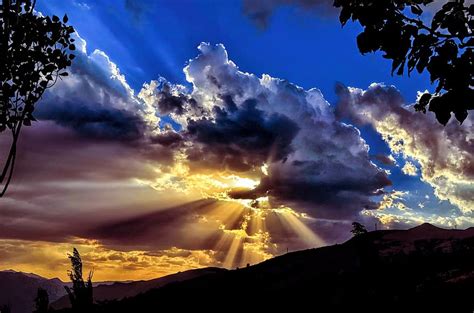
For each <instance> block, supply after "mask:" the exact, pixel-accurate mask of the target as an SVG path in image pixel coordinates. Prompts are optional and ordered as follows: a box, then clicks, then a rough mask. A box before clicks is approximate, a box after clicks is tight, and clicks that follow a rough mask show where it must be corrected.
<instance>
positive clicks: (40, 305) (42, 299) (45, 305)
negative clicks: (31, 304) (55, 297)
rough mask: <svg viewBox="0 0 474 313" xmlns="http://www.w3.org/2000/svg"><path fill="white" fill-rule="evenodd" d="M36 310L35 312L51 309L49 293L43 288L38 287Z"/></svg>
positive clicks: (45, 312)
mask: <svg viewBox="0 0 474 313" xmlns="http://www.w3.org/2000/svg"><path fill="white" fill-rule="evenodd" d="M35 307H36V310H35V311H34V312H33V313H47V312H48V311H49V295H48V292H47V291H46V290H44V289H43V288H38V293H37V295H36V298H35Z"/></svg>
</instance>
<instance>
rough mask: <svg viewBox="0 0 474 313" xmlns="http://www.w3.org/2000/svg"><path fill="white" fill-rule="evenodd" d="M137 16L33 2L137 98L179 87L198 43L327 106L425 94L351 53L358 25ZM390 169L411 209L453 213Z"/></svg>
mask: <svg viewBox="0 0 474 313" xmlns="http://www.w3.org/2000/svg"><path fill="white" fill-rule="evenodd" d="M138 3H139V2H138ZM139 9H140V10H139V11H140V12H138V11H137V10H135V11H132V10H130V9H127V8H126V6H125V3H124V1H108V0H98V1H87V0H50V1H40V2H39V3H38V10H39V11H41V12H44V13H46V14H56V15H60V16H62V15H63V14H64V13H66V12H67V14H68V16H69V18H70V23H71V25H74V27H75V29H76V30H77V31H78V32H79V34H80V35H81V37H83V38H84V39H85V40H86V41H87V46H88V50H89V51H93V50H94V49H100V50H102V51H104V52H105V53H106V54H107V55H108V56H109V57H110V58H111V60H112V61H113V62H115V63H116V64H117V65H118V66H119V68H120V70H121V72H122V73H123V74H125V76H126V79H127V81H128V83H129V84H130V85H131V86H132V88H133V89H134V90H135V91H136V92H137V91H139V90H140V88H141V87H142V84H143V83H144V82H149V81H150V80H152V79H157V78H158V77H160V76H162V77H165V78H166V79H167V80H169V81H170V82H173V83H180V84H186V81H185V76H184V74H183V71H182V69H183V67H184V66H185V65H186V63H187V61H188V60H189V59H191V58H194V57H195V56H196V53H197V51H196V47H197V46H198V45H199V43H201V42H210V43H212V44H216V43H222V44H224V45H225V47H226V49H227V51H228V53H229V56H230V59H231V60H233V61H234V62H235V63H236V64H237V65H238V66H239V68H240V69H241V70H242V71H244V72H250V73H254V74H256V75H258V76H260V75H261V74H263V73H268V74H270V75H271V76H273V77H278V78H283V79H287V80H288V81H290V82H292V83H295V84H297V85H299V86H302V87H304V88H305V89H309V88H312V87H316V88H319V89H320V90H321V91H322V93H323V95H324V96H325V98H326V99H327V100H328V101H329V102H330V103H332V104H335V103H336V101H337V97H336V95H335V92H334V86H335V84H336V82H342V83H343V84H345V85H347V86H353V87H358V88H362V89H365V88H367V87H368V86H369V85H370V84H371V83H373V82H383V83H385V84H388V85H395V86H396V87H397V88H398V89H399V90H400V92H401V94H402V95H403V97H404V98H405V99H406V101H407V103H412V102H414V100H415V98H416V93H417V91H421V90H425V89H430V82H429V78H428V76H427V75H426V74H423V75H419V74H417V73H413V74H412V76H411V77H407V76H404V77H399V76H391V75H390V68H391V64H390V62H389V61H387V60H385V59H383V58H382V57H381V55H379V54H370V55H365V56H363V55H361V54H360V53H359V52H358V50H357V47H356V36H357V34H358V32H359V31H360V28H359V26H358V25H356V24H353V23H348V24H347V25H346V26H345V27H344V28H342V27H341V25H340V24H339V22H338V19H337V17H317V16H315V15H314V14H313V13H311V12H303V11H301V10H298V9H296V8H293V7H288V6H284V7H281V8H279V9H278V10H276V11H275V12H274V14H273V16H272V17H271V20H270V23H269V25H268V27H266V28H261V27H257V26H256V25H255V24H254V23H253V22H252V21H251V19H249V18H248V16H245V15H244V14H243V10H242V2H241V0H232V1H218V0H215V1H212V0H204V1H190V0H183V1H167V0H158V1H149V2H148V1H147V2H145V1H143V2H142V3H141V4H140V5H139ZM361 132H362V135H363V138H364V139H365V140H366V141H367V143H368V144H369V146H370V149H371V153H373V154H377V153H384V154H389V153H390V150H389V148H388V147H387V145H386V144H385V142H384V141H383V140H382V139H381V137H380V135H379V134H377V133H376V132H374V131H373V130H372V128H371V127H370V126H367V127H362V128H361ZM390 170H391V173H392V174H391V176H390V177H391V179H392V180H393V182H394V187H393V188H394V189H397V190H409V191H412V192H411V196H410V197H406V199H405V202H406V203H407V204H408V205H409V206H410V207H417V206H418V204H419V203H422V202H423V203H425V208H426V210H427V211H428V212H430V211H431V210H432V212H433V213H439V214H448V215H450V214H451V213H452V212H457V209H456V208H455V207H454V206H452V205H450V204H449V203H448V202H447V201H442V202H439V201H438V200H437V199H436V197H435V196H434V194H433V188H432V187H431V186H429V185H428V184H425V183H423V182H421V180H420V177H419V176H408V175H405V174H403V173H402V172H401V170H400V167H393V168H390ZM425 195H428V196H429V199H425ZM453 210H454V211H453Z"/></svg>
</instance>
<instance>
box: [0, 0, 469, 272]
mask: <svg viewBox="0 0 474 313" xmlns="http://www.w3.org/2000/svg"><path fill="white" fill-rule="evenodd" d="M313 2H314V3H317V5H314V6H312V5H308V4H311V3H313ZM435 5H436V4H435ZM37 10H38V11H39V12H41V13H43V14H47V15H52V14H55V15H58V16H61V17H62V16H63V15H64V14H65V13H67V15H68V16H69V21H70V24H71V25H73V26H74V28H75V30H76V34H75V35H74V36H75V38H76V46H77V48H78V49H77V51H76V52H75V54H76V59H75V60H74V61H75V62H74V63H73V66H72V67H71V69H70V76H68V77H66V78H64V79H63V80H62V81H60V82H59V83H58V84H57V85H56V86H54V87H53V88H51V89H50V90H49V91H47V92H46V93H45V95H44V96H43V98H42V100H41V101H40V102H39V103H38V105H37V108H36V111H35V116H36V117H37V119H38V120H39V122H36V123H34V124H33V126H32V127H29V128H26V129H24V131H23V133H22V137H21V139H20V143H19V156H18V162H17V165H16V172H15V177H14V180H13V183H12V185H11V188H10V190H9V192H8V194H7V196H6V197H5V198H2V199H0V270H2V269H14V270H19V271H25V272H35V273H36V274H39V275H42V276H45V277H60V278H61V279H64V280H65V279H66V278H67V276H66V274H67V268H68V260H67V253H68V252H69V251H71V250H72V247H77V248H78V249H79V251H80V252H81V254H82V256H83V259H84V262H85V267H86V269H94V275H95V279H96V280H129V279H151V278H156V277H159V276H163V275H166V274H171V273H174V272H178V271H182V270H186V269H192V268H198V267H203V266H222V267H227V268H235V267H239V266H245V265H246V264H255V263H258V262H261V261H263V260H265V259H268V258H271V257H273V256H276V255H279V254H282V253H285V252H286V251H287V250H289V251H294V250H298V249H306V248H313V247H319V246H324V245H328V244H334V243H341V242H343V241H345V240H347V239H348V238H349V237H350V236H351V234H350V228H351V223H352V222H353V221H359V222H361V223H364V224H365V225H366V226H367V228H368V229H369V230H373V229H374V228H375V227H377V228H379V229H393V228H408V227H411V226H414V225H418V224H421V223H423V222H429V223H433V224H435V225H438V226H441V227H446V228H454V227H457V228H467V227H471V226H474V214H473V199H474V182H473V176H474V160H473V157H472V155H473V152H474V144H473V140H474V139H473V132H472V130H473V128H474V126H473V118H472V115H471V116H469V118H468V119H467V120H466V121H465V122H464V123H463V124H462V125H459V123H457V122H456V121H454V120H453V121H450V123H448V125H447V126H446V127H443V126H441V125H439V124H438V123H437V122H436V120H435V118H434V116H433V115H432V114H429V113H428V114H426V115H423V114H422V113H418V112H414V110H413V108H412V104H413V102H415V100H416V97H417V94H418V92H423V91H425V90H433V87H432V85H431V84H430V81H429V78H428V76H427V75H426V74H422V75H419V74H413V75H412V76H411V77H399V76H391V75H390V69H391V64H390V63H389V62H388V61H387V60H385V59H383V58H382V57H381V55H379V54H370V55H361V54H360V53H359V52H358V50H357V46H356V39H355V38H356V36H357V34H358V32H359V31H360V28H359V26H358V25H356V24H351V23H349V24H348V25H346V26H345V27H344V28H342V27H341V25H340V24H339V22H338V18H337V12H334V10H333V9H331V8H330V6H328V5H327V1H323V0H321V1H316V0H315V1H294V4H293V5H289V4H288V1H284V0H268V1H262V2H255V1H250V0H235V1H217V0H215V1H213V0H200V1H191V0H180V1H165V0H162V1H146V2H145V1H133V0H117V1H108V0H107V1H106V0H97V1H88V0H82V1H81V0H50V1H38V3H37ZM7 144H8V138H6V137H5V136H4V135H3V137H2V136H0V148H1V149H2V151H3V150H6V146H7Z"/></svg>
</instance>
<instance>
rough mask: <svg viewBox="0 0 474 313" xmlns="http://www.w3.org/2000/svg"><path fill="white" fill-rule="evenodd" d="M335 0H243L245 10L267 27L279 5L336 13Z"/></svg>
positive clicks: (326, 13) (249, 15)
mask: <svg viewBox="0 0 474 313" xmlns="http://www.w3.org/2000/svg"><path fill="white" fill-rule="evenodd" d="M333 3H334V0H296V1H294V0H263V1H253V0H243V3H242V5H243V12H244V14H245V15H247V16H248V17H249V18H250V19H252V21H253V22H255V23H256V24H257V25H258V26H260V27H266V26H267V25H268V22H269V19H270V17H271V16H272V14H273V13H274V11H275V10H277V9H278V8H279V7H283V6H296V7H297V8H299V9H302V10H304V11H309V12H312V13H316V14H318V15H320V16H324V15H335V14H336V13H337V9H336V8H334V7H333Z"/></svg>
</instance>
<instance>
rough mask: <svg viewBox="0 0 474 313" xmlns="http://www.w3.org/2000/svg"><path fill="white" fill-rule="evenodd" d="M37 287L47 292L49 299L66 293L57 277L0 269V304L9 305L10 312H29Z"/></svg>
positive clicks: (54, 298)
mask: <svg viewBox="0 0 474 313" xmlns="http://www.w3.org/2000/svg"><path fill="white" fill-rule="evenodd" d="M38 288H43V289H44V290H46V291H47V292H48V295H49V298H50V299H51V301H55V300H57V299H59V298H60V297H62V296H63V295H65V294H66V291H65V290H64V283H63V282H62V281H61V280H59V279H57V278H53V279H47V278H44V277H41V276H38V275H36V274H31V273H22V272H16V271H13V270H7V271H0V306H2V305H9V306H10V307H11V311H12V313H31V312H32V311H33V308H34V302H33V300H34V298H35V297H36V293H37V291H38Z"/></svg>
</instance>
